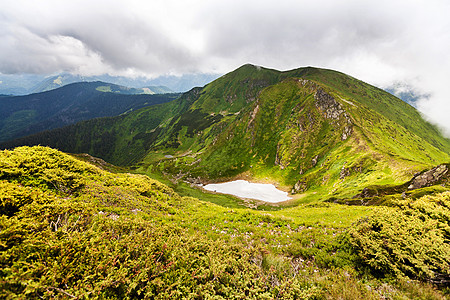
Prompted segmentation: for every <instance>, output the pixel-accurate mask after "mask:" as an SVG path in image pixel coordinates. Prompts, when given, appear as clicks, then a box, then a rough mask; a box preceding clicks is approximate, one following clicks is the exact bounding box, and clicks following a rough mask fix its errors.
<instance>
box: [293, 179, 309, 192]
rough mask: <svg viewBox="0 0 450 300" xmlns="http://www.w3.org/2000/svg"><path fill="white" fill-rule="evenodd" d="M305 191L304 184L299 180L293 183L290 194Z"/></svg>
mask: <svg viewBox="0 0 450 300" xmlns="http://www.w3.org/2000/svg"><path fill="white" fill-rule="evenodd" d="M306 189H307V186H306V182H305V181H303V180H301V179H300V180H299V181H297V182H296V183H295V185H294V187H293V188H292V191H291V194H296V193H299V192H304V191H306Z"/></svg>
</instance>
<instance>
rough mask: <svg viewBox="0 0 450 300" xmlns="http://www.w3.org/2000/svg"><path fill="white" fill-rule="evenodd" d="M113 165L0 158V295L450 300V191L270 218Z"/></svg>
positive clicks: (54, 154) (29, 156)
mask: <svg viewBox="0 0 450 300" xmlns="http://www.w3.org/2000/svg"><path fill="white" fill-rule="evenodd" d="M92 160H93V161H96V162H99V160H95V159H92ZM105 167H107V166H106V165H105V164H104V163H101V162H100V163H99V165H98V167H97V166H94V165H92V164H90V163H86V162H82V161H80V160H78V159H75V158H74V157H72V156H69V155H67V154H64V153H61V152H59V151H56V150H53V149H50V148H45V147H33V148H29V147H20V148H16V149H14V150H13V151H0V253H1V255H0V277H1V278H2V280H1V281H0V297H1V298H2V299H14V298H26V299H68V298H79V299H135V298H139V299H140V298H144V299H189V298H196V299H208V298H216V299H237V298H242V297H245V298H250V299H275V298H278V299H338V298H344V299H384V298H388V297H391V298H399V299H444V298H445V297H446V296H448V290H447V294H445V293H446V290H445V289H442V290H441V291H439V290H438V289H437V287H439V286H440V287H445V284H446V282H448V280H449V278H450V270H449V262H450V252H449V248H448V242H449V237H448V231H449V227H448V219H449V217H450V211H449V207H450V194H449V192H444V193H440V194H438V195H436V196H433V197H429V196H427V197H423V198H420V199H415V200H412V199H405V200H398V201H395V202H392V203H391V206H390V207H362V206H359V207H355V206H345V205H338V204H332V203H315V204H314V205H301V206H298V207H294V208H289V209H284V210H280V211H274V212H270V213H268V212H264V211H256V210H249V209H242V208H235V209H229V208H224V207H221V206H217V205H214V204H211V203H207V202H203V201H200V200H197V199H194V198H189V197H181V196H179V195H178V194H177V193H175V192H174V191H173V190H172V189H170V188H169V187H167V186H165V185H163V184H161V183H159V182H157V181H155V180H152V179H150V178H148V177H147V176H144V175H136V174H129V173H126V174H125V173H116V174H115V173H111V172H108V171H105V170H104V169H103V168H105ZM425 249H426V251H425Z"/></svg>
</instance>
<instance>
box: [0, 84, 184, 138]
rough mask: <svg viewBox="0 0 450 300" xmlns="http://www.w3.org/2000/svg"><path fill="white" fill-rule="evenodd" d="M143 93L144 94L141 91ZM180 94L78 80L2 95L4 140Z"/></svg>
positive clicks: (0, 114)
mask: <svg viewBox="0 0 450 300" xmlns="http://www.w3.org/2000/svg"><path fill="white" fill-rule="evenodd" d="M137 93H140V94H142V95H138V94H137ZM177 96H178V94H167V95H144V92H143V91H142V90H140V92H139V91H137V89H129V88H125V87H121V86H117V85H113V84H108V83H104V82H82V83H74V84H70V85H67V86H64V87H62V88H59V89H56V90H52V91H49V92H43V93H38V94H31V95H27V96H9V97H2V98H1V99H0V105H1V107H2V109H1V111H0V141H6V140H10V139H14V138H18V137H21V136H25V135H29V134H32V133H36V132H40V131H44V130H49V129H53V128H58V127H63V126H66V125H69V124H73V123H76V122H79V121H82V120H87V119H92V118H97V117H104V116H116V115H120V114H122V113H125V112H130V111H133V110H137V109H139V108H142V107H145V106H149V105H154V104H159V103H164V102H168V101H170V100H173V99H175V98H176V97H177Z"/></svg>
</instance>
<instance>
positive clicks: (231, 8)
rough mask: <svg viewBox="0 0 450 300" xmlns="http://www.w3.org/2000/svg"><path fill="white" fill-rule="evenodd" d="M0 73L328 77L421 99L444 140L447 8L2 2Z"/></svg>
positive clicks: (449, 38) (449, 60)
mask: <svg viewBox="0 0 450 300" xmlns="http://www.w3.org/2000/svg"><path fill="white" fill-rule="evenodd" d="M2 2H4V3H2V10H1V12H0V39H1V40H2V43H0V72H1V73H4V74H15V73H41V74H49V73H55V72H62V71H66V72H71V73H76V74H81V75H98V74H104V73H108V74H111V75H124V76H148V77H154V76H158V75H162V74H184V73H197V72H216V73H225V72H229V71H231V70H233V69H234V68H236V67H238V66H240V65H242V64H244V63H248V62H250V63H254V64H258V65H262V66H266V67H271V68H275V69H280V70H286V69H292V68H297V67H301V66H318V67H324V68H330V69H336V70H339V71H342V72H345V73H347V74H350V75H352V76H354V77H357V78H359V79H362V80H364V81H366V82H369V83H372V84H375V85H377V86H380V87H388V86H390V85H393V84H394V83H402V84H407V85H408V86H411V87H413V88H414V89H415V90H416V91H417V93H418V94H421V95H429V97H427V98H423V99H421V100H419V102H418V104H417V107H418V108H419V109H420V110H421V111H422V112H423V113H424V114H426V116H427V118H428V119H429V120H430V121H432V122H434V123H437V124H439V125H440V127H441V128H443V129H444V130H445V132H446V133H447V134H448V135H450V118H448V117H447V115H448V114H449V113H450V96H449V95H450V84H449V78H450V51H449V50H450V18H448V16H449V15H450V2H448V1H445V0H441V1H440V0H427V1H420V0H409V1H408V0H397V1H392V0H389V1H385V0H380V1H356V0H343V1H332V0H324V1H321V0H318V1H284V0H278V1H254V0H250V1H236V0H229V1H214V0H209V1H208V0H194V1H175V0H155V1H138V0H127V1H122V0H120V1H119V0H109V1H105V0H100V1H92V0H91V1H87V0H78V1H56V0H41V1H25V0H15V1H2Z"/></svg>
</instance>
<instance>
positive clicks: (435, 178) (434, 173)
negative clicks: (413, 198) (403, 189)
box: [408, 165, 450, 190]
mask: <svg viewBox="0 0 450 300" xmlns="http://www.w3.org/2000/svg"><path fill="white" fill-rule="evenodd" d="M449 175H450V174H449V170H448V166H447V165H439V166H437V167H435V168H433V169H431V170H429V171H426V172H423V173H419V174H416V175H415V176H414V177H413V179H412V180H411V181H410V184H409V186H408V190H415V189H420V188H423V187H426V186H431V185H434V184H437V183H438V182H439V181H440V180H441V179H443V178H444V177H448V176H449Z"/></svg>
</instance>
